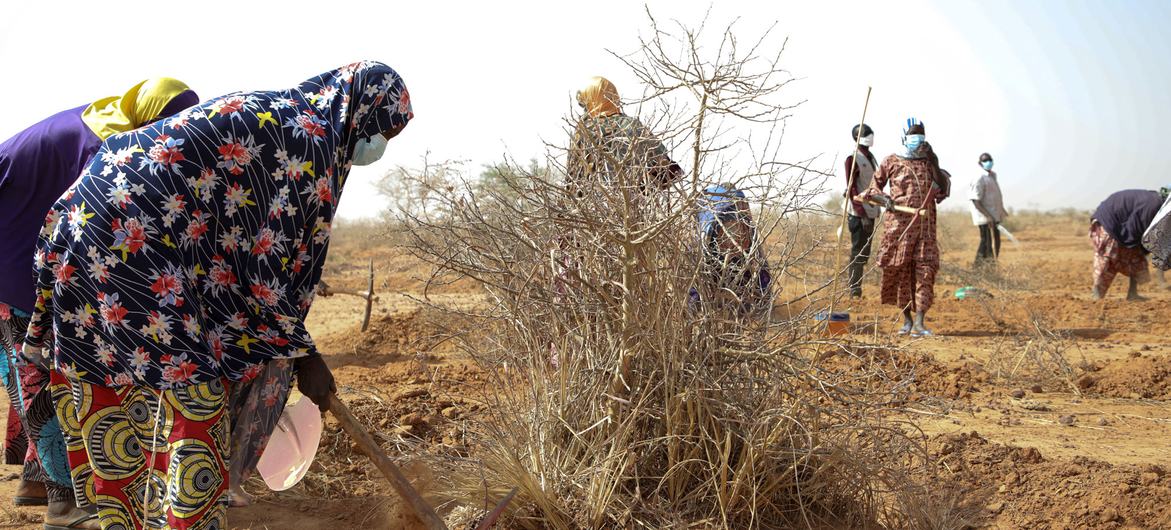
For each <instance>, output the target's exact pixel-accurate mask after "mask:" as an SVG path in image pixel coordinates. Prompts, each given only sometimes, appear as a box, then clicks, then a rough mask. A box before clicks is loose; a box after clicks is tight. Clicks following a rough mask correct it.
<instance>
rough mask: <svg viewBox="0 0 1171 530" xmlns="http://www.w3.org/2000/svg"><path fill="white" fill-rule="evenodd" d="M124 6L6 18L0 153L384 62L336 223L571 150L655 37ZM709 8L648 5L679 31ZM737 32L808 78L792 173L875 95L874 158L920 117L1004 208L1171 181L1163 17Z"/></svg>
mask: <svg viewBox="0 0 1171 530" xmlns="http://www.w3.org/2000/svg"><path fill="white" fill-rule="evenodd" d="M116 5H117V3H116V2H80V1H65V2H5V3H3V4H0V71H2V72H3V73H4V77H3V79H4V81H5V82H3V83H0V101H4V102H6V103H7V109H6V110H5V112H4V118H3V120H2V121H0V138H7V137H8V136H10V135H12V134H14V133H15V132H17V131H19V130H21V129H23V128H24V127H27V126H28V125H31V124H32V123H35V122H36V121H38V120H40V119H42V118H44V117H46V116H48V115H49V114H52V113H54V112H56V111H59V110H62V109H65V108H69V107H73V106H77V105H80V104H82V103H85V102H87V101H92V100H94V99H97V98H99V97H103V96H106V95H112V94H117V93H121V92H122V91H124V90H125V89H126V88H128V87H130V86H131V85H133V84H134V83H136V82H138V81H140V80H141V79H143V78H146V77H151V76H158V75H167V76H172V77H177V78H179V79H182V80H184V81H186V82H187V83H188V84H190V85H191V86H192V87H193V88H194V89H195V90H196V91H197V92H198V93H199V94H200V96H201V97H202V98H204V99H208V98H211V97H214V96H217V95H220V94H223V93H227V92H231V91H235V90H260V89H275V88H285V87H289V86H292V85H294V84H296V83H298V82H300V81H301V80H303V79H305V78H307V77H310V76H312V75H315V74H317V73H320V72H322V71H325V70H328V69H330V68H333V67H336V66H339V65H341V64H344V63H348V62H351V61H354V60H357V59H361V58H369V59H377V60H381V61H383V62H386V63H387V64H390V65H391V66H392V67H394V68H395V69H397V70H398V71H399V73H401V74H402V75H403V78H404V79H405V81H406V83H407V86H408V87H410V89H411V96H412V101H413V103H414V106H415V112H416V119H415V120H414V121H413V122H412V123H411V125H410V126H409V127H408V128H407V130H406V131H405V132H404V133H403V134H402V135H401V136H399V137H398V138H396V139H395V140H394V141H392V142H391V145H390V148H389V149H388V151H387V156H386V157H385V158H384V159H383V160H382V161H380V162H379V163H378V164H376V165H375V166H371V167H368V168H357V169H355V170H354V172H353V176H352V178H351V180H350V183H349V184H348V185H347V189H346V192H345V194H344V196H343V198H342V203H341V209H340V211H339V213H340V214H341V215H343V216H346V217H359V216H366V215H375V214H377V213H378V211H379V210H380V209H382V208H385V204H384V202H383V200H382V199H381V198H379V197H377V196H376V195H375V194H374V193H372V190H373V188H372V186H371V184H372V182H373V181H374V180H375V179H376V178H377V177H378V176H379V175H380V174H381V173H382V172H384V171H385V170H387V169H388V168H390V167H392V166H393V165H395V164H413V163H416V162H417V160H418V158H419V156H421V155H422V154H423V153H424V152H425V151H427V150H430V151H431V152H432V153H433V156H435V157H443V158H461V159H469V160H471V161H472V163H473V164H474V165H478V164H480V163H488V162H492V161H495V160H499V159H500V158H501V157H502V156H503V154H504V153H505V152H510V153H512V154H513V155H514V156H516V157H518V158H521V159H526V158H528V157H529V156H532V155H535V154H538V153H539V152H540V151H541V150H542V139H544V140H548V141H551V142H562V141H564V139H563V132H562V123H563V122H562V120H563V118H564V116H565V115H566V113H567V111H568V110H569V108H570V105H571V101H572V99H571V98H572V94H573V93H574V91H575V90H576V89H577V88H578V86H579V85H580V84H581V83H582V82H583V80H584V79H585V78H587V77H588V76H591V75H604V76H607V77H609V78H611V79H612V80H614V81H615V83H616V84H617V85H618V87H619V89H620V91H622V92H625V93H627V94H629V95H635V94H637V93H638V92H639V91H640V87H638V86H637V84H636V83H635V82H634V81H633V80H632V79H631V77H630V75H629V74H628V73H627V72H625V71H624V69H623V67H622V65H621V64H620V63H619V62H618V61H617V60H615V59H614V58H612V57H611V56H610V55H609V53H607V52H606V49H612V50H615V51H618V52H627V51H631V50H633V49H634V48H635V46H636V45H637V36H638V34H639V32H640V31H641V32H645V31H646V30H647V27H648V26H647V23H646V19H645V16H644V15H643V5H642V4H641V3H638V2H633V1H618V0H613V1H611V0H597V1H595V2H592V3H588V4H585V3H568V2H550V1H524V2H508V1H498V2H482V1H467V2H454V1H452V2H445V1H431V2H413V3H409V4H408V3H406V2H333V3H328V2H326V3H322V2H304V3H302V2H296V1H283V2H245V1H240V0H235V1H230V2H229V1H220V0H216V1H206V0H205V1H200V2H167V1H155V2H140V3H137V4H135V5H136V6H137V7H134V8H132V9H130V8H127V9H119V8H118V7H116ZM709 5H711V3H709V2H707V1H695V2H692V1H682V0H652V1H651V2H650V3H649V6H650V8H651V10H652V11H654V12H655V13H656V16H657V17H659V18H660V19H671V18H675V19H679V20H681V21H684V22H691V21H698V20H700V18H701V16H702V14H703V12H704V11H705V10H706V9H708V7H709ZM735 17H741V18H742V21H741V22H740V26H739V27H740V28H741V31H743V32H744V35H745V36H746V37H750V36H753V35H755V34H757V32H759V31H760V30H763V29H764V28H766V27H767V26H768V25H770V24H771V23H772V22H774V21H775V22H777V23H778V28H777V31H779V32H780V34H781V35H787V36H788V37H789V39H790V40H789V45H788V48H787V51H786V55H785V60H784V66H785V67H786V68H787V69H788V70H790V71H791V72H793V74H794V75H795V76H797V77H798V78H800V81H799V82H797V83H795V84H794V85H792V90H791V91H790V92H789V94H788V95H787V96H786V97H787V98H789V100H790V101H805V103H804V104H803V105H802V106H801V107H800V108H799V109H798V110H797V111H796V114H795V116H794V117H793V118H791V120H790V122H789V124H788V126H787V135H786V140H785V144H784V148H783V150H782V153H781V156H782V158H783V159H784V161H796V160H802V159H805V158H809V157H812V156H816V155H821V157H822V158H821V159H820V164H821V166H822V167H824V168H825V169H831V164H833V166H832V169H833V170H834V171H836V172H838V173H840V172H841V170H840V168H838V167H837V166H838V165H839V164H837V163H834V160H835V159H838V160H840V158H841V157H844V156H845V154H846V153H847V151H849V150H850V149H851V148H852V145H851V143H850V137H849V135H848V133H849V130H850V127H852V125H853V124H854V123H855V122H856V121H857V119H858V116H859V114H860V112H861V106H862V100H863V97H864V95H865V92H866V87H867V86H868V85H869V86H873V87H874V93H873V96H872V99H871V107H870V117H869V118H868V119H867V122H868V123H870V124H871V125H872V126H873V127H874V128H875V130H876V131H877V135H876V144H875V147H874V149H875V152H876V153H878V154H879V155H885V154H887V153H890V152H891V151H892V150H894V149H895V148H896V147H897V143H898V136H899V129H900V124H901V123H902V122H903V121H904V119H905V118H906V117H907V116H911V115H914V116H917V117H919V118H920V119H921V120H923V121H924V122H925V123H926V125H927V132H928V139H929V141H931V142H932V144H933V145H934V146H935V147H936V150H937V152H939V154H940V157H941V161H942V163H943V166H944V167H945V168H947V169H949V170H950V171H951V172H952V174H953V175H954V176H956V177H957V180H958V181H959V184H960V185H963V184H964V183H966V181H967V180H969V179H971V178H973V177H974V176H976V175H977V174H978V172H979V167H978V165H977V162H976V160H977V157H978V155H979V154H980V153H981V152H982V151H989V152H991V153H992V154H993V156H994V157H995V158H996V164H997V170H998V171H999V172H1000V175H1001V182H1002V186H1003V187H1004V190H1005V196H1006V201H1007V202H1008V204H1009V206H1010V207H1016V208H1025V207H1040V208H1055V207H1064V206H1075V207H1079V208H1093V207H1094V206H1096V205H1097V203H1098V202H1099V201H1100V200H1101V199H1102V198H1103V197H1104V196H1105V195H1106V194H1108V193H1110V192H1112V191H1115V190H1119V189H1125V188H1136V187H1145V188H1152V189H1153V188H1157V187H1158V186H1160V185H1164V184H1167V183H1169V182H1171V175H1169V174H1167V173H1164V172H1163V171H1162V170H1159V169H1158V168H1159V167H1163V166H1164V165H1166V161H1164V160H1163V152H1162V149H1161V148H1162V145H1163V144H1164V143H1166V138H1168V137H1171V134H1168V133H1164V131H1165V130H1169V129H1171V90H1169V89H1168V86H1169V85H1171V61H1169V60H1168V59H1167V57H1166V53H1167V51H1168V50H1171V32H1169V31H1168V30H1167V29H1166V28H1167V27H1168V26H1169V23H1171V2H1166V1H1155V0H1152V1H1138V0H1133V1H1132V0H1114V1H1107V0H1101V1H1096V2H1091V1H1058V0H1051V1H1037V0H1014V1H1009V0H995V1H953V0H949V1H947V2H927V1H914V0H908V1H886V2H876V1H873V0H871V1H862V2H828V1H827V2H810V1H808V0H804V1H788V0H784V1H768V2H764V1H755V2H752V1H743V2H741V1H728V0H723V1H721V2H718V3H715V5H714V7H712V15H711V22H710V23H711V24H718V23H723V22H726V21H729V20H731V19H733V18H735ZM776 42H779V41H776ZM684 165H685V166H686V164H684Z"/></svg>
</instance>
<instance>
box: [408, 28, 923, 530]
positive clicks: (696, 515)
mask: <svg viewBox="0 0 1171 530" xmlns="http://www.w3.org/2000/svg"><path fill="white" fill-rule="evenodd" d="M648 18H649V22H650V28H651V30H650V33H649V35H648V36H647V37H646V38H645V39H643V40H642V41H641V45H640V46H639V47H638V49H637V50H635V51H634V52H633V53H629V54H621V55H619V54H616V57H617V58H618V59H619V60H620V61H621V63H622V64H623V65H625V67H627V68H629V69H630V70H631V71H632V72H634V74H635V75H636V76H637V77H638V79H640V80H641V81H642V83H643V85H644V86H645V87H646V88H645V91H644V92H643V94H642V95H641V96H640V97H639V98H636V99H634V100H632V101H628V102H627V103H626V109H627V113H629V114H633V115H637V116H638V117H640V118H641V123H643V124H646V126H645V129H646V131H643V133H641V134H644V135H645V136H642V135H640V136H639V137H636V138H625V139H624V140H623V141H624V142H625V143H624V144H623V145H624V146H625V147H621V146H620V147H615V145H614V143H613V138H612V137H610V136H607V134H606V133H597V132H596V131H595V130H594V129H592V128H590V127H582V126H581V125H580V124H581V123H582V117H581V116H578V115H576V114H575V115H572V116H571V117H570V118H569V119H568V120H567V122H566V133H567V136H569V135H572V136H573V138H574V140H573V141H572V142H570V145H569V147H566V146H565V145H550V146H549V152H548V155H547V157H546V158H547V159H546V160H545V163H543V164H538V165H530V167H537V166H540V167H548V168H550V170H548V171H545V170H541V171H529V170H527V168H526V167H524V166H522V165H520V164H513V167H512V168H511V171H510V172H509V174H510V175H512V176H513V177H514V178H509V179H506V180H505V181H504V183H503V184H504V185H505V186H506V187H507V189H506V190H503V191H501V190H499V189H484V188H479V189H475V188H474V187H464V188H462V189H448V188H442V189H440V188H436V187H435V186H433V185H431V184H428V183H427V182H426V181H425V179H417V181H416V183H415V184H412V185H418V186H422V187H425V188H427V189H428V192H427V194H426V195H425V196H426V197H427V198H428V200H430V201H435V202H436V208H438V209H439V210H441V211H443V212H445V214H444V215H441V216H433V215H427V214H425V213H420V212H418V211H406V212H404V214H403V215H404V216H405V218H406V219H407V224H408V233H409V234H410V237H411V238H412V243H411V249H412V251H413V252H415V253H416V254H417V255H418V256H419V257H421V258H422V259H424V260H427V261H428V262H430V263H432V264H434V265H435V273H434V274H435V276H434V281H443V280H445V279H447V278H450V277H460V278H466V277H470V278H474V279H475V280H477V281H479V282H480V283H481V284H482V285H483V286H484V287H485V291H486V293H487V297H488V301H487V303H486V304H485V307H484V308H483V311H482V312H479V313H477V314H476V315H474V316H476V317H477V319H476V328H475V329H474V330H471V331H472V332H471V333H467V334H465V335H464V337H465V338H466V339H467V340H466V347H467V348H468V350H469V351H470V352H471V354H472V355H473V356H474V358H476V359H477V360H479V361H480V362H482V363H483V365H484V366H485V367H486V368H487V369H488V370H489V372H490V373H491V374H493V376H494V377H496V378H497V380H496V383H497V384H495V385H494V386H493V392H492V394H491V395H489V396H487V399H489V400H490V401H491V407H489V410H490V413H489V417H488V419H487V420H486V421H485V422H484V424H483V426H482V432H481V436H482V438H481V439H480V440H479V442H478V446H479V447H480V448H481V449H480V451H479V452H478V453H477V456H478V459H477V460H476V461H474V462H472V463H469V464H466V465H465V466H464V467H461V468H460V469H459V470H457V472H453V473H452V479H453V481H454V482H455V484H456V489H458V490H460V491H461V492H462V493H463V497H462V499H463V500H465V501H468V502H469V503H473V504H474V502H475V501H474V500H475V499H483V498H485V496H487V497H488V498H499V497H500V496H502V495H503V494H504V492H506V491H508V490H509V489H510V488H512V487H513V486H516V487H517V488H519V494H518V497H517V501H515V502H514V503H513V505H512V506H513V508H512V509H511V511H510V517H511V519H512V522H513V524H516V525H519V526H524V527H530V528H614V527H636V526H637V527H652V528H664V527H674V526H678V525H683V524H684V523H687V524H694V523H701V524H707V525H710V526H717V527H734V528H762V527H773V528H775V527H792V526H808V527H814V526H819V525H825V524H829V525H834V526H841V525H847V526H855V527H856V526H867V525H880V524H887V525H894V526H900V527H916V526H919V527H928V526H931V525H932V524H934V523H930V522H927V523H925V522H923V521H925V520H926V519H927V518H925V517H923V516H911V515H907V514H908V513H910V512H909V511H907V510H901V509H900V508H897V507H898V506H904V505H906V504H907V501H906V499H909V498H911V497H907V496H906V493H907V491H909V488H910V484H909V482H908V481H907V479H906V475H905V474H904V471H905V466H906V465H908V464H907V463H908V462H910V461H912V460H915V459H913V458H911V456H910V455H911V454H912V453H914V454H919V456H920V457H921V456H922V447H921V446H920V445H918V444H916V443H915V442H914V439H913V438H912V437H908V436H906V435H905V433H904V432H903V431H902V430H901V429H900V428H897V426H895V425H891V424H889V423H887V422H886V421H885V420H883V417H884V415H883V414H882V412H883V411H884V410H886V409H889V408H891V407H894V406H897V403H898V401H899V399H900V398H899V396H898V390H897V385H896V384H894V381H895V380H896V379H897V378H895V377H892V376H890V374H880V373H877V372H876V371H875V370H876V369H873V368H872V365H869V364H866V363H860V364H859V363H856V364H851V365H850V366H851V369H850V370H835V369H831V368H830V367H827V366H826V365H823V362H824V360H825V359H828V358H833V357H835V356H840V357H846V358H849V357H851V356H853V357H854V358H855V360H857V359H862V360H864V359H866V356H865V355H861V354H858V353H857V350H856V349H855V348H853V347H851V346H850V345H849V344H847V343H843V342H840V341H834V340H830V339H827V338H825V337H823V336H822V335H821V334H820V333H818V332H817V330H816V329H814V328H813V327H812V326H810V325H809V323H808V322H809V317H810V316H811V312H812V311H813V309H803V307H805V305H802V304H792V305H790V306H788V307H785V308H783V309H780V308H774V307H773V306H772V301H773V298H772V297H768V296H763V297H756V298H752V299H749V298H750V297H748V296H747V295H745V292H744V291H742V290H737V289H735V288H725V287H724V286H725V285H726V284H725V283H723V280H724V279H726V278H727V277H728V275H730V274H733V273H736V274H739V273H740V272H743V271H742V270H741V269H737V270H735V271H733V270H731V267H729V266H728V265H727V263H728V262H726V261H725V262H718V261H717V262H713V261H712V259H711V256H712V254H711V252H710V250H709V247H708V242H706V241H705V240H703V239H701V237H700V236H699V234H700V230H699V224H698V222H697V217H698V215H699V213H700V212H701V211H702V210H703V209H704V208H706V207H709V206H706V205H709V204H710V202H709V201H710V199H709V198H708V197H706V196H705V193H704V189H705V187H707V186H708V185H710V184H716V183H730V184H732V185H733V187H736V188H739V189H742V190H744V191H745V192H746V193H747V194H748V195H749V197H750V198H751V203H753V204H755V205H756V206H755V207H754V210H755V211H754V213H755V218H756V219H757V223H756V226H755V229H756V232H757V236H756V237H755V238H752V239H751V241H750V242H749V243H747V244H746V248H745V246H744V245H742V246H740V247H737V248H736V249H735V250H734V251H732V253H733V254H735V253H739V254H740V255H743V256H746V257H748V258H749V259H751V258H752V257H755V256H760V255H766V256H768V260H769V261H771V273H772V275H773V277H774V278H776V279H777V281H775V282H774V287H773V289H774V291H773V292H774V294H775V293H776V292H777V290H778V287H777V286H778V285H782V284H783V285H785V286H790V287H796V288H797V290H799V291H800V292H801V294H800V295H798V293H788V292H785V293H781V296H788V297H791V298H803V299H806V300H813V301H814V302H815V303H811V304H806V305H807V306H808V307H810V308H813V307H817V304H818V303H820V302H817V301H818V300H821V301H824V299H825V297H826V296H829V295H831V294H832V293H828V292H825V291H826V290H825V289H824V287H825V286H826V285H828V284H829V282H828V278H825V279H823V280H819V283H818V284H817V285H814V286H808V285H802V284H801V283H799V282H798V283H795V284H794V282H793V281H792V278H790V277H789V275H788V271H789V270H790V269H791V268H795V267H799V265H800V263H801V262H802V261H803V260H805V259H807V258H808V256H810V255H811V254H812V253H813V252H814V251H815V250H816V249H817V248H818V246H819V245H820V240H819V239H818V238H819V237H820V236H817V235H814V234H815V232H817V233H820V232H821V231H822V230H821V229H822V228H824V227H823V226H821V225H819V226H816V227H809V226H807V225H806V222H807V221H806V220H807V219H809V218H814V217H818V216H817V215H815V214H816V213H818V212H820V211H821V209H820V207H819V206H818V205H817V204H815V203H814V202H813V201H814V200H815V199H816V197H817V196H818V195H819V194H820V192H821V191H822V189H821V186H822V184H823V183H824V180H825V174H824V172H820V171H815V170H813V169H811V168H810V167H809V161H803V162H800V163H795V164H786V163H782V162H779V161H778V160H779V159H780V156H779V148H780V143H781V140H782V138H783V135H784V125H785V119H786V118H787V117H788V116H789V114H790V113H791V112H793V111H794V109H795V107H796V105H797V103H798V102H788V101H786V95H785V91H784V88H785V87H786V86H787V85H788V84H789V83H791V82H792V80H793V77H792V76H791V75H790V74H789V73H788V72H786V71H785V70H784V69H783V68H782V67H781V52H782V51H783V49H784V41H783V40H782V41H781V42H780V43H779V44H777V43H776V42H775V40H774V39H773V38H772V37H771V35H770V34H769V32H767V31H766V32H765V33H764V35H763V37H761V38H760V39H757V40H753V41H752V42H751V43H749V44H748V45H744V44H742V43H741V42H740V40H739V39H738V38H737V35H741V34H743V31H742V30H741V29H740V28H739V27H737V26H736V25H735V24H732V25H728V26H727V27H725V28H723V29H722V31H720V32H719V33H718V34H716V35H715V36H714V39H713V38H711V36H709V35H708V33H707V30H706V28H705V27H704V25H700V26H699V27H698V29H692V28H689V27H687V26H685V25H683V24H673V25H672V26H671V28H670V29H665V28H664V27H663V26H662V25H660V24H659V22H658V21H657V20H656V19H654V18H653V17H651V16H650V15H649V13H648ZM640 130H641V129H640ZM649 131H655V135H654V136H655V137H651V136H650V133H649ZM660 139H661V140H663V141H664V142H666V144H667V145H669V146H672V147H674V149H672V152H675V153H682V152H685V153H686V156H685V157H680V158H681V159H682V160H681V162H682V165H684V166H687V167H688V169H687V171H686V174H687V176H686V177H685V178H683V179H680V180H678V181H676V182H675V183H674V184H672V185H670V186H660V182H661V180H660V179H658V178H657V177H656V174H655V172H654V171H652V170H650V169H648V167H649V166H648V155H647V150H646V149H641V148H638V147H637V146H638V145H640V144H642V143H644V142H646V143H653V142H657V141H658V140H660ZM583 160H585V161H587V162H588V163H584V165H583V163H582V161H583ZM583 168H584V169H583ZM424 173H425V172H424ZM405 174H410V173H409V172H408V173H405ZM813 228H816V229H817V230H816V231H815V230H814V229H813ZM757 263H758V264H759V262H757ZM757 266H758V265H757ZM755 272H756V273H757V274H759V269H756V270H755ZM819 292H821V294H817V293H819ZM918 461H920V462H921V461H923V459H922V458H920V459H919V460H918ZM892 499H894V500H892ZM900 503H902V504H900ZM892 506H895V507H896V508H894V509H893V511H892V510H890V509H888V508H890V507H892ZM900 510H901V511H900Z"/></svg>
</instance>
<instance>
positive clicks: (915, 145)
mask: <svg viewBox="0 0 1171 530" xmlns="http://www.w3.org/2000/svg"><path fill="white" fill-rule="evenodd" d="M903 146H904V148H905V149H904V151H903V152H902V153H898V154H892V155H890V156H888V157H886V160H883V161H882V166H881V167H880V168H879V169H878V172H877V173H875V174H874V179H873V180H872V181H871V183H870V189H868V190H867V191H866V192H865V195H866V196H867V197H869V198H874V199H877V200H879V201H881V202H882V203H883V205H884V206H885V207H886V209H887V213H886V220H885V222H884V224H885V226H886V228H885V232H884V233H883V236H882V243H881V244H880V246H879V250H878V265H879V267H882V303H884V304H890V305H894V306H897V307H899V308H901V309H902V310H903V327H902V328H901V329H900V330H899V334H900V335H905V334H907V333H910V334H911V335H913V336H916V337H926V336H930V335H931V331H929V330H928V329H927V327H926V325H925V321H926V316H927V310H929V309H931V305H932V303H933V302H934V301H935V275H936V273H937V272H938V271H939V246H938V245H937V244H936V235H935V218H936V212H935V205H936V204H938V203H939V202H941V201H943V199H944V198H946V197H947V194H948V191H949V189H950V180H949V179H948V177H947V173H946V172H945V171H943V170H941V169H939V159H938V158H937V157H936V156H935V152H934V151H932V149H931V145H930V144H928V143H927V141H926V129H925V127H924V126H923V124H922V123H921V122H919V121H918V120H916V119H915V118H911V119H909V120H907V127H906V129H904V131H903ZM887 183H889V184H890V193H889V195H888V194H887V193H885V192H883V188H885V187H886V185H887ZM896 205H897V206H908V207H911V208H917V209H920V210H922V214H921V215H919V214H913V213H906V212H900V211H895V210H893V209H892V208H893V207H894V206H896Z"/></svg>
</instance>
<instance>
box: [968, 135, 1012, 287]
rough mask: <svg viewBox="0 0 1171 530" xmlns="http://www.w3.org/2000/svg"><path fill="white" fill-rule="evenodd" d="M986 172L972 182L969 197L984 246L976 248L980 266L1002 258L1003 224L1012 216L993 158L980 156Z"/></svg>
mask: <svg viewBox="0 0 1171 530" xmlns="http://www.w3.org/2000/svg"><path fill="white" fill-rule="evenodd" d="M980 167H982V168H984V173H983V174H982V175H980V176H979V177H978V178H977V179H976V180H974V181H972V187H971V189H970V190H969V196H968V198H969V199H971V201H972V224H974V225H976V227H977V228H979V229H980V246H979V248H977V249H976V262H975V265H976V267H981V266H985V265H994V264H996V260H997V259H998V258H999V257H1000V231H999V229H998V228H999V226H1000V223H1001V222H1003V221H1004V218H1005V217H1008V211H1007V210H1005V209H1004V196H1003V195H1002V194H1001V192H1000V182H999V181H998V180H997V175H996V172H995V171H992V155H990V154H988V153H983V154H981V155H980Z"/></svg>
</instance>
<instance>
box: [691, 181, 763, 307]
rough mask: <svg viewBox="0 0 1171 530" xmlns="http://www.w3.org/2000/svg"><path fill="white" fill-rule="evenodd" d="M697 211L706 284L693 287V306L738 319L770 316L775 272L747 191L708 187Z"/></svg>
mask: <svg viewBox="0 0 1171 530" xmlns="http://www.w3.org/2000/svg"><path fill="white" fill-rule="evenodd" d="M699 208H700V209H699V215H698V221H699V231H700V241H701V242H702V244H703V260H704V261H703V268H702V272H701V279H702V280H703V283H702V284H700V285H699V286H698V287H693V288H692V289H691V293H690V295H691V303H692V305H693V306H697V307H698V306H699V304H703V305H704V306H706V307H707V308H708V309H715V310H723V309H729V310H731V312H732V313H733V314H736V315H759V314H760V313H762V312H767V311H768V309H769V305H770V302H771V301H772V296H771V295H772V274H771V273H770V272H769V267H768V261H767V260H766V259H765V257H764V252H763V250H762V249H761V247H760V244H759V242H758V241H757V240H756V226H755V223H753V221H752V214H751V212H750V211H749V208H748V201H747V198H746V197H745V195H744V192H743V191H741V190H739V189H737V188H736V187H735V186H733V185H732V184H719V185H714V186H709V187H707V188H706V189H705V190H704V197H703V199H701V201H700V204H699Z"/></svg>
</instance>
